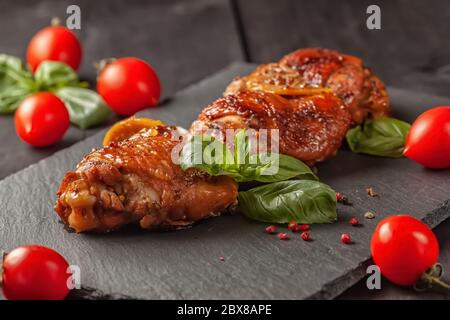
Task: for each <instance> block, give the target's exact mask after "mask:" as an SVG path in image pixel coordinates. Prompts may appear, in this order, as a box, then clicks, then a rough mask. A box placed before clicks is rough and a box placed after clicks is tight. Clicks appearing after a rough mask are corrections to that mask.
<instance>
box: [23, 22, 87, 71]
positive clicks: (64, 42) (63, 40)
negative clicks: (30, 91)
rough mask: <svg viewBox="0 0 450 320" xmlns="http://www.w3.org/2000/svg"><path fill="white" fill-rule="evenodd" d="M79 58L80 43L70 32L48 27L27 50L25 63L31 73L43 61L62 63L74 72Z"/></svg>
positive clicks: (62, 28)
mask: <svg viewBox="0 0 450 320" xmlns="http://www.w3.org/2000/svg"><path fill="white" fill-rule="evenodd" d="M81 58H82V49H81V44H80V41H79V40H78V38H77V36H76V35H75V34H74V33H73V32H72V31H70V30H69V29H67V28H66V27H62V26H49V27H46V28H44V29H42V30H40V31H39V32H38V33H36V34H35V35H34V37H33V38H32V39H31V41H30V43H29V44H28V48H27V62H28V65H29V66H30V68H31V70H32V71H33V72H34V71H36V69H37V67H38V66H39V64H40V63H41V62H43V61H45V60H51V61H59V62H63V63H65V64H67V65H69V66H70V67H71V68H72V69H74V70H75V71H76V70H78V68H79V66H80V64H81Z"/></svg>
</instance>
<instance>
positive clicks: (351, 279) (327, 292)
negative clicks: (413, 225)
mask: <svg viewBox="0 0 450 320" xmlns="http://www.w3.org/2000/svg"><path fill="white" fill-rule="evenodd" d="M449 211H450V199H449V200H446V201H444V202H443V203H442V204H441V205H440V206H439V207H438V208H436V209H434V210H433V211H431V212H430V213H428V214H427V215H426V216H425V217H424V218H423V219H422V221H423V222H425V223H426V224H427V225H428V226H429V227H430V228H432V229H433V228H435V227H437V226H438V225H439V224H440V223H442V222H444V221H445V220H446V219H447V217H448V213H446V212H449ZM371 264H373V262H372V259H371V257H370V256H369V257H367V259H366V260H365V261H364V262H362V263H360V264H359V265H358V267H357V268H355V269H353V270H351V271H349V272H348V273H347V274H345V275H344V276H342V277H338V278H336V279H334V280H333V281H330V282H328V283H327V284H326V285H325V286H323V287H322V288H321V290H320V291H318V292H317V293H316V294H314V295H311V296H309V297H307V298H306V299H308V300H321V299H327V300H329V299H334V298H336V297H337V296H339V295H340V294H342V293H343V292H344V291H346V290H347V289H349V288H350V287H352V286H353V285H355V284H356V283H358V282H359V281H360V280H361V279H363V278H364V277H365V276H366V269H367V267H368V266H369V265H371Z"/></svg>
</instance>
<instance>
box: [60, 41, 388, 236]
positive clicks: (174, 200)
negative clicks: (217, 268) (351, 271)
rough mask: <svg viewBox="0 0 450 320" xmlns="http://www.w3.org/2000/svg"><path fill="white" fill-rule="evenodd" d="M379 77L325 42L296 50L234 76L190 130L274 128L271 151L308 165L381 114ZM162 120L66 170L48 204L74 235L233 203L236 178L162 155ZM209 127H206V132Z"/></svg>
mask: <svg viewBox="0 0 450 320" xmlns="http://www.w3.org/2000/svg"><path fill="white" fill-rule="evenodd" d="M389 112H390V110H389V99H388V96H387V93H386V89H385V87H384V84H383V83H382V82H381V81H380V80H379V79H378V78H377V77H376V76H375V75H374V74H372V72H371V71H370V70H369V69H367V68H365V67H364V66H363V64H362V62H361V60H360V59H358V58H356V57H353V56H349V55H344V54H340V53H338V52H335V51H330V50H325V49H302V50H297V51H295V52H293V53H291V54H288V55H286V56H285V57H283V58H282V59H281V60H280V61H279V62H277V63H270V64H266V65H261V66H259V67H258V68H257V69H256V70H255V71H254V72H253V73H251V74H250V75H248V76H246V77H243V78H238V79H235V80H234V81H233V82H232V83H231V84H230V85H229V86H228V88H227V89H226V91H225V93H224V97H223V98H221V99H218V100H216V101H215V102H213V103H211V104H210V105H209V106H208V107H206V108H205V109H204V110H203V111H202V113H201V114H200V115H199V117H198V119H197V121H195V122H194V123H193V125H192V127H191V133H193V134H200V133H204V132H205V131H208V132H209V130H210V129H216V131H215V132H216V134H217V137H218V138H221V139H223V133H224V131H225V130H226V129H242V128H252V129H255V130H256V131H258V130H259V132H261V129H269V130H270V129H278V130H279V137H280V141H279V143H278V145H279V151H280V153H283V154H288V155H291V156H293V157H296V158H298V159H300V160H303V161H305V162H307V163H308V164H310V165H312V164H314V163H315V162H318V161H323V160H325V159H327V158H328V157H330V156H332V155H334V154H335V153H336V152H337V150H338V149H339V147H340V145H341V143H342V141H343V139H344V137H345V134H346V132H347V130H348V129H349V128H350V126H351V125H352V124H359V123H362V122H363V121H364V119H365V118H366V117H369V116H372V117H378V116H384V115H388V114H389ZM169 132H170V130H169V128H168V127H158V134H157V135H156V136H152V134H150V132H149V131H148V130H147V131H146V130H144V131H141V132H139V133H137V134H135V135H133V136H131V138H129V139H127V140H125V141H122V142H113V143H111V144H109V145H108V146H106V147H104V148H103V149H100V150H94V151H93V152H91V153H89V154H88V155H87V156H86V157H85V158H84V159H83V160H82V161H81V162H80V163H79V164H78V166H77V168H76V170H75V171H74V172H69V173H67V174H66V175H65V177H64V179H63V182H62V184H61V186H60V188H59V191H58V194H57V195H58V199H57V203H56V206H55V210H56V212H57V213H58V215H59V216H60V217H61V219H62V220H63V222H64V223H66V224H67V225H68V226H69V227H71V228H73V229H74V230H75V231H77V232H83V231H101V232H104V231H109V230H113V229H117V228H119V227H121V226H123V225H126V224H130V223H139V224H140V225H141V227H142V228H145V229H152V228H158V227H163V228H169V227H172V228H173V227H175V228H177V227H183V226H186V225H189V224H191V223H193V222H195V221H198V220H201V219H204V218H207V217H210V216H213V215H217V214H219V213H220V212H222V211H224V210H226V209H227V208H229V207H230V206H233V205H234V204H235V203H236V197H237V185H236V183H235V182H234V180H232V179H231V178H228V177H225V176H219V177H210V176H208V175H207V174H206V173H204V172H201V171H199V170H196V169H188V170H186V171H183V170H182V169H181V167H179V166H178V165H176V164H174V163H173V161H172V158H171V153H172V149H173V148H174V147H175V146H176V145H177V144H178V141H174V140H172V139H171V137H170V134H169ZM213 134H214V133H213Z"/></svg>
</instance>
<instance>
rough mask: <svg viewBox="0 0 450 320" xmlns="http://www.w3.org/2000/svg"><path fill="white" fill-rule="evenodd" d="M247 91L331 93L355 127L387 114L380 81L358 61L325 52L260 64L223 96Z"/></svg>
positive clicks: (297, 54)
mask: <svg viewBox="0 0 450 320" xmlns="http://www.w3.org/2000/svg"><path fill="white" fill-rule="evenodd" d="M248 90H250V91H264V92H271V93H274V94H279V95H283V96H286V97H296V96H298V95H314V94H317V93H323V91H326V92H333V93H334V94H335V95H336V96H337V97H339V98H341V99H342V101H343V103H344V105H345V106H346V108H347V110H348V111H349V112H350V114H351V116H352V120H353V122H354V123H356V124H359V123H362V122H363V121H364V119H365V118H366V117H368V116H373V117H379V116H384V115H388V114H389V113H390V107H389V98H388V95H387V92H386V88H385V86H384V84H383V82H382V81H381V80H380V79H379V78H378V77H377V76H375V75H374V74H373V73H372V72H371V71H370V70H369V69H368V68H365V67H364V65H363V63H362V61H361V59H359V58H357V57H354V56H350V55H345V54H341V53H339V52H336V51H332V50H326V49H300V50H297V51H294V52H292V53H290V54H288V55H286V56H284V57H283V58H282V59H281V60H280V61H279V62H277V63H270V64H265V65H260V66H259V67H258V68H256V70H255V71H254V72H252V73H251V74H250V75H248V76H246V77H243V78H237V79H235V80H234V81H233V82H232V83H231V84H230V85H229V86H228V88H227V89H226V91H225V95H227V94H234V93H236V92H240V91H248Z"/></svg>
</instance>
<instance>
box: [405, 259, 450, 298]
mask: <svg viewBox="0 0 450 320" xmlns="http://www.w3.org/2000/svg"><path fill="white" fill-rule="evenodd" d="M442 271H443V269H442V265H441V264H440V263H436V264H434V265H433V266H432V267H431V268H430V269H428V270H427V271H426V272H424V273H423V274H422V276H421V277H420V279H419V281H418V283H416V284H415V285H414V289H415V290H416V291H425V290H427V289H431V288H433V287H439V288H441V289H444V290H446V291H449V292H450V284H448V283H446V282H444V281H442V280H441V276H442Z"/></svg>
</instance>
